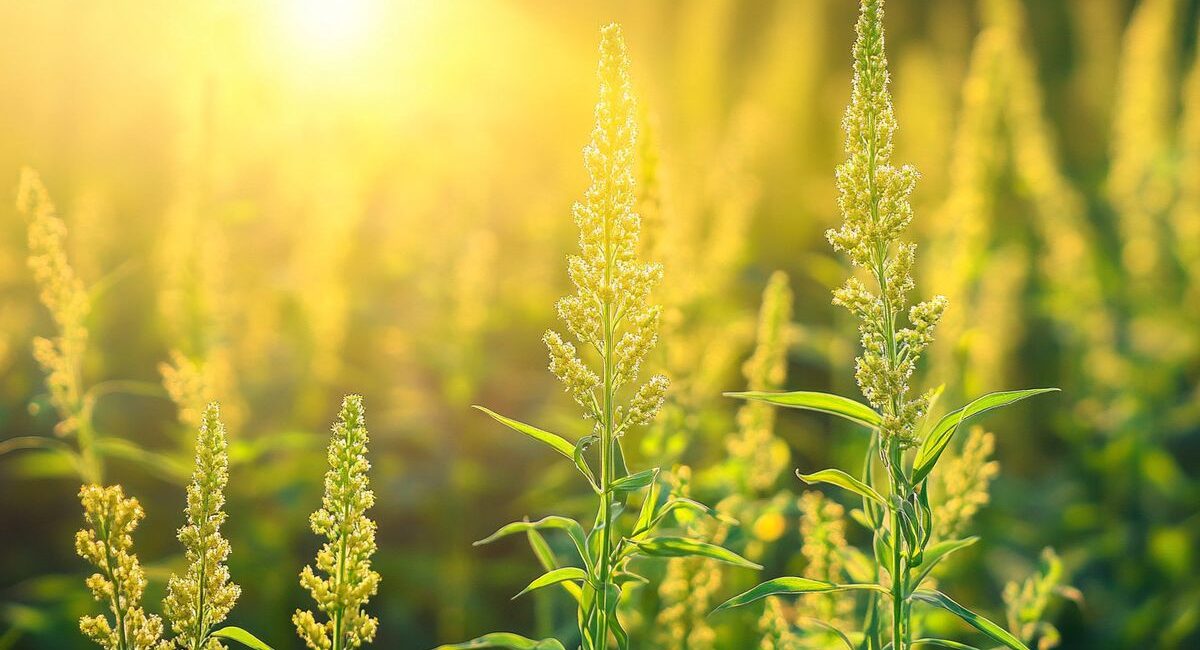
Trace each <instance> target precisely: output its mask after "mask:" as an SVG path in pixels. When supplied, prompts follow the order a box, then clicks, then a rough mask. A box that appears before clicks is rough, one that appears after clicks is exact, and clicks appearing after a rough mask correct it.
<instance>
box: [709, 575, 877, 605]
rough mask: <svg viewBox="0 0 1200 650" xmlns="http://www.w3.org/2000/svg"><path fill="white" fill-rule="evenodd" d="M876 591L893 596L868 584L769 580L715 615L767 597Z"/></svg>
mask: <svg viewBox="0 0 1200 650" xmlns="http://www.w3.org/2000/svg"><path fill="white" fill-rule="evenodd" d="M854 590H858V591H876V592H879V593H881V594H885V595H891V594H890V593H889V592H888V590H887V589H884V588H883V587H880V586H879V585H875V584H868V583H853V584H846V585H837V584H834V583H832V582H823V581H821V580H812V579H809V578H795V577H785V578H775V579H774V580H768V581H766V582H764V583H762V584H760V585H758V586H757V587H755V588H753V589H751V590H749V591H746V592H743V593H741V594H738V595H737V596H734V597H733V598H730V599H729V600H727V601H725V602H723V603H721V604H720V605H719V606H718V607H717V608H716V609H714V610H713V612H712V613H713V614H716V613H717V612H719V611H721V610H725V609H730V608H732V607H741V606H742V605H749V604H750V603H752V602H754V601H756V600H761V599H763V598H766V597H767V596H778V595H780V594H826V593H830V592H834V591H854Z"/></svg>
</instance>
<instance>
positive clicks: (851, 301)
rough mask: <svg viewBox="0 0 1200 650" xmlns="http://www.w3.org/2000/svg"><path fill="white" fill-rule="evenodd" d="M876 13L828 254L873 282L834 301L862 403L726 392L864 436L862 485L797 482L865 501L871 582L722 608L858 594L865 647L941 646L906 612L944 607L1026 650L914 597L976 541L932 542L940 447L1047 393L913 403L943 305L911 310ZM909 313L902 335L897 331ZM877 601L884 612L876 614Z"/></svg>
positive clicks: (867, 27) (862, 22)
mask: <svg viewBox="0 0 1200 650" xmlns="http://www.w3.org/2000/svg"><path fill="white" fill-rule="evenodd" d="M883 4H884V3H883V0H861V4H860V9H861V10H860V14H859V19H858V25H857V39H856V41H855V44H854V49H853V61H854V86H853V92H852V95H851V101H850V105H849V107H848V108H847V110H846V115H845V119H844V120H843V123H842V125H843V128H844V129H845V132H846V145H845V148H846V153H847V155H848V158H847V160H846V161H845V162H844V163H842V164H841V166H839V167H838V170H837V186H838V193H839V205H840V207H841V210H842V213H843V216H844V223H843V224H842V227H841V228H840V229H838V230H831V231H830V232H829V233H828V238H829V241H830V243H831V244H832V245H833V247H834V249H836V250H839V251H842V252H844V253H846V254H847V256H848V257H849V258H850V261H851V262H852V263H853V264H854V266H856V267H858V268H859V269H861V270H862V271H863V273H864V275H866V276H867V278H869V279H868V282H870V283H871V284H872V285H874V286H873V287H872V288H869V287H868V284H867V283H866V282H864V281H863V280H861V279H859V278H858V277H852V278H850V280H848V281H847V282H846V284H845V285H844V286H843V287H842V288H840V289H837V290H836V291H834V303H835V304H838V305H842V306H844V307H846V308H847V309H848V310H849V311H850V312H851V313H852V314H854V315H855V316H856V317H857V318H858V319H859V321H860V327H859V332H860V334H861V342H862V348H863V350H862V354H861V355H860V356H859V357H858V359H857V362H856V368H855V378H856V380H857V381H858V385H859V387H860V389H861V390H862V393H863V396H864V397H866V399H867V402H868V403H869V406H868V405H867V404H862V403H861V402H857V401H855V400H851V399H848V398H845V397H840V396H837V395H830V394H826V393H814V392H794V393H765V392H746V393H734V394H733V395H734V396H736V397H741V398H745V399H756V400H762V401H765V402H768V403H772V404H776V405H780V406H789V407H793V408H801V409H808V410H814V411H821V412H825V413H829V414H833V415H837V416H840V417H843V418H846V419H848V420H850V421H852V422H855V423H856V424H859V425H862V426H864V427H865V428H867V429H869V430H870V431H871V438H870V442H869V444H868V450H867V458H866V461H865V463H864V469H863V471H862V474H861V476H860V477H858V478H856V477H854V476H852V475H850V474H848V473H846V472H844V471H842V470H840V469H825V470H821V471H818V472H815V473H811V474H802V473H799V472H798V474H799V476H800V478H801V479H802V480H803V481H805V482H806V483H828V484H831V485H835V486H838V487H841V488H844V489H847V490H849V491H850V492H852V493H854V494H856V495H857V496H859V497H861V498H862V502H863V507H862V510H861V512H859V513H857V516H856V517H855V518H856V519H857V520H859V521H860V523H863V524H864V525H866V527H867V528H868V529H870V530H871V532H872V534H873V538H874V539H873V542H874V544H873V547H874V551H875V560H876V563H877V567H876V568H875V571H874V573H875V578H876V579H875V581H873V582H869V581H856V582H848V583H840V582H834V581H831V580H820V579H812V578H805V577H784V578H776V579H774V580H769V581H767V582H765V583H762V584H760V585H758V586H757V587H754V588H753V589H750V590H749V591H747V592H745V593H743V594H740V595H738V596H735V597H734V598H732V599H730V600H729V601H727V602H726V603H724V604H723V605H721V607H719V608H718V610H720V609H725V608H729V607H736V606H741V605H746V604H748V603H751V602H754V601H756V600H759V599H761V598H764V597H767V596H773V595H779V594H805V593H836V592H852V593H853V592H862V593H865V595H866V597H867V599H868V600H867V609H866V612H867V613H866V618H865V621H864V624H863V630H862V647H865V648H874V649H880V648H883V647H884V646H885V639H888V638H889V637H890V639H889V642H888V643H887V645H888V646H889V647H891V648H893V650H905V649H906V648H909V647H912V646H913V645H915V644H922V643H938V642H940V640H933V639H914V638H913V628H912V626H911V625H910V619H911V617H912V607H913V605H914V604H922V605H932V606H935V607H940V608H942V609H945V610H947V611H949V612H951V613H953V614H955V615H957V616H959V617H960V618H962V619H963V620H964V621H966V622H967V623H969V624H970V625H972V626H973V627H975V628H976V629H977V630H979V631H980V632H982V633H984V634H986V635H987V636H988V637H990V638H991V639H992V640H993V641H995V642H998V643H1001V644H1004V645H1006V646H1008V647H1010V648H1015V649H1018V650H1024V649H1025V648H1026V646H1025V644H1024V643H1022V642H1021V641H1020V640H1019V639H1018V638H1017V637H1015V636H1013V635H1012V634H1011V633H1009V632H1007V631H1005V630H1004V629H1003V628H1002V627H1000V626H999V625H997V624H995V623H993V622H991V621H989V620H987V619H986V618H984V617H982V616H980V615H979V614H976V613H974V612H972V611H970V610H969V609H967V608H965V607H963V606H961V605H959V604H958V603H956V602H955V601H954V600H952V599H951V598H950V597H948V596H946V595H945V594H943V593H941V592H940V591H937V590H934V589H923V588H921V587H922V583H923V582H925V580H926V579H927V578H928V576H929V572H930V571H931V570H932V569H933V568H934V567H935V566H936V565H937V563H938V562H939V561H941V560H942V559H943V558H945V557H946V556H948V555H949V554H950V553H952V552H954V551H955V550H958V549H960V548H963V547H965V546H968V545H969V544H970V543H971V542H972V541H973V540H945V541H942V542H939V543H937V544H931V543H930V541H931V538H932V536H933V531H934V529H935V526H936V522H934V521H933V510H932V508H931V507H930V501H929V490H928V481H929V477H930V474H931V473H932V472H933V470H934V467H935V466H936V464H937V462H938V460H939V459H940V458H941V457H942V453H943V451H945V449H946V446H947V445H948V444H949V443H950V441H951V439H952V438H953V436H954V434H955V433H956V432H957V430H958V429H959V428H960V426H961V425H962V423H963V422H964V421H966V420H968V419H969V418H972V417H974V416H976V415H979V414H981V413H983V412H985V411H988V410H991V409H994V408H998V407H1001V406H1005V405H1007V404H1011V403H1013V402H1016V401H1018V400H1021V399H1024V398H1026V397H1030V396H1032V395H1036V394H1038V393H1042V392H1046V391H1047V390H1052V389H1033V390H1023V391H1009V392H1002V393H992V394H990V395H986V396H984V397H981V398H979V399H976V400H974V401H972V402H971V403H969V404H968V405H966V406H965V407H963V408H961V409H958V410H955V411H953V412H951V413H949V414H948V415H946V416H944V417H943V418H941V419H940V420H938V421H937V422H936V423H935V424H933V425H932V426H925V423H926V412H927V410H928V409H929V406H930V402H931V400H932V398H933V396H934V392H933V391H930V392H928V393H924V394H922V395H918V396H915V397H914V396H912V395H911V394H910V392H911V391H910V386H909V381H910V378H911V377H912V374H913V372H914V370H915V369H916V366H917V362H918V359H919V358H920V355H921V352H922V351H923V350H924V349H925V348H926V347H927V346H928V345H929V343H930V342H931V341H932V340H933V330H934V327H935V326H936V325H937V322H938V320H939V319H940V317H941V315H942V312H943V311H944V310H945V308H946V300H945V299H944V298H942V297H940V296H939V297H936V298H933V299H931V300H928V301H923V302H918V303H916V304H914V305H911V306H909V302H908V293H909V291H910V290H911V289H912V288H913V285H914V282H913V279H912V274H911V271H912V268H913V263H914V261H915V256H916V246H915V245H914V244H912V243H909V242H906V241H904V239H903V233H904V231H905V230H906V229H907V228H908V226H909V224H910V223H911V221H912V218H913V212H912V208H911V206H910V205H909V198H908V197H909V194H910V193H911V192H912V189H913V186H914V184H915V182H916V180H917V172H916V170H915V169H913V168H911V167H909V166H900V167H896V166H894V165H893V164H892V160H891V158H892V150H893V144H892V136H893V134H894V132H895V130H896V126H897V125H896V118H895V115H894V113H893V111H892V100H891V96H890V94H889V91H888V83H889V75H888V67H887V58H886V56H885V53H884V30H883ZM905 313H907V326H902V318H903V315H904V314H905ZM876 456H877V457H878V460H879V461H880V462H881V463H882V467H883V470H884V471H883V472H882V474H883V477H882V481H879V483H883V484H884V485H886V493H881V492H880V491H879V490H878V489H877V488H876V483H877V481H876V479H875V475H876V472H875V462H876ZM881 487H882V486H881ZM884 600H886V601H888V602H887V603H886V604H887V605H889V606H888V607H881V604H883V601H884ZM889 610H890V626H886V627H890V634H889V633H888V630H887V629H886V628H885V624H884V620H885V616H886V612H887V611H889ZM827 624H829V625H830V627H833V626H832V624H831V623H829V622H828V621H827ZM834 629H836V628H834ZM839 634H842V635H844V634H845V633H844V632H840V631H839ZM847 638H848V637H847ZM942 643H945V642H942Z"/></svg>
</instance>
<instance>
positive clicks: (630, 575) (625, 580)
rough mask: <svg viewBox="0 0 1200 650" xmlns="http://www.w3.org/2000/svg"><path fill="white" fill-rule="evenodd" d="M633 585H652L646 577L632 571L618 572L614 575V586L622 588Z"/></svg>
mask: <svg viewBox="0 0 1200 650" xmlns="http://www.w3.org/2000/svg"><path fill="white" fill-rule="evenodd" d="M631 583H633V584H639V585H646V584H650V581H649V580H647V579H646V578H645V577H643V576H640V575H638V574H636V573H634V572H632V571H617V572H616V573H614V574H613V584H614V585H617V586H618V587H620V586H622V585H625V584H631Z"/></svg>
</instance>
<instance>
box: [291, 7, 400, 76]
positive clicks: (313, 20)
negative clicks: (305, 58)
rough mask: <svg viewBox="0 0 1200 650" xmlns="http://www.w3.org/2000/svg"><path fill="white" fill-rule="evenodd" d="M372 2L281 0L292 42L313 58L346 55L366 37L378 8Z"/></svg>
mask: <svg viewBox="0 0 1200 650" xmlns="http://www.w3.org/2000/svg"><path fill="white" fill-rule="evenodd" d="M375 5H376V3H375V2H374V1H373V0H284V3H283V7H282V9H283V11H284V12H286V16H285V20H286V22H287V23H288V28H289V31H290V32H291V33H290V37H291V39H293V40H294V41H295V46H296V47H297V48H298V49H299V50H300V51H304V52H307V53H309V54H310V55H312V56H313V57H315V58H317V59H321V60H325V61H328V60H329V59H335V58H341V57H343V56H348V55H350V54H352V53H353V52H354V51H356V50H358V49H359V48H360V46H362V44H363V41H364V40H365V39H366V38H367V36H368V32H369V31H370V27H371V24H372V21H373V20H374V19H375V18H376V16H375V15H374V14H375V13H376V11H375V10H376V9H377V7H376V6H375Z"/></svg>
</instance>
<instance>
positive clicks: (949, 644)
mask: <svg viewBox="0 0 1200 650" xmlns="http://www.w3.org/2000/svg"><path fill="white" fill-rule="evenodd" d="M909 645H910V646H918V645H932V646H938V647H941V648H950V649H951V650H980V649H979V648H977V647H975V646H973V645H967V644H965V643H959V642H958V641H950V640H949V639H913V640H912V641H911V642H910V643H909Z"/></svg>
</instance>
